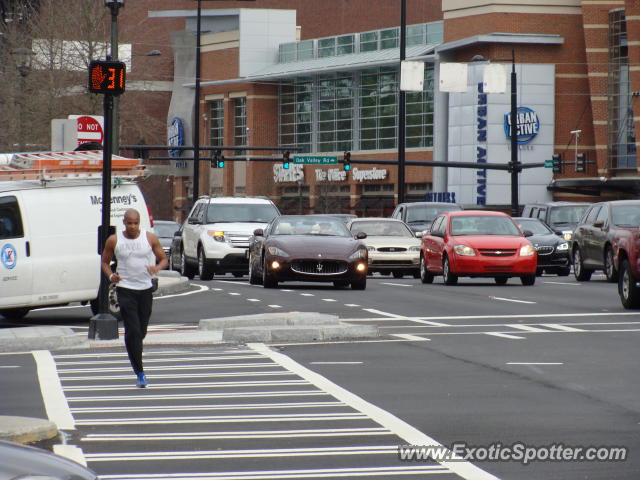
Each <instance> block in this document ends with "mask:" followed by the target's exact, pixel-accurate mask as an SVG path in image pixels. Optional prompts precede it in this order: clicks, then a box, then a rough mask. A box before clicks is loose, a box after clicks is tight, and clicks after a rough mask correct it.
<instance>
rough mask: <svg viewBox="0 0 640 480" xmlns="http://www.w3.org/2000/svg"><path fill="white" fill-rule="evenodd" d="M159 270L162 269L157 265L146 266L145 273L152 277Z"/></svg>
mask: <svg viewBox="0 0 640 480" xmlns="http://www.w3.org/2000/svg"><path fill="white" fill-rule="evenodd" d="M160 270H162V268H160V266H159V265H147V272H149V275H151V276H152V277H153V276H154V275H155V274H156V273H158V272H159V271H160Z"/></svg>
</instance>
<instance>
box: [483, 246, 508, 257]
mask: <svg viewBox="0 0 640 480" xmlns="http://www.w3.org/2000/svg"><path fill="white" fill-rule="evenodd" d="M478 250H479V251H480V255H484V256H485V257H511V256H513V255H515V254H516V249H515V248H506V249H504V250H503V249H498V248H479V249H478Z"/></svg>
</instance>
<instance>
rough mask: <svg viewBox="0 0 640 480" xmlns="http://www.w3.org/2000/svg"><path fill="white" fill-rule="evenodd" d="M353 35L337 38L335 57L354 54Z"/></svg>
mask: <svg viewBox="0 0 640 480" xmlns="http://www.w3.org/2000/svg"><path fill="white" fill-rule="evenodd" d="M355 38H356V36H355V35H341V36H339V37H338V46H337V51H336V54H337V55H348V54H349V53H353V52H354V48H355Z"/></svg>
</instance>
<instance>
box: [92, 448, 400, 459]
mask: <svg viewBox="0 0 640 480" xmlns="http://www.w3.org/2000/svg"><path fill="white" fill-rule="evenodd" d="M397 452H398V446H397V445H369V446H353V447H351V446H349V447H338V446H335V447H305V448H271V449H246V450H198V451H177V452H130V453H124V452H123V453H94V454H87V459H88V460H90V461H91V462H114V461H132V460H133V461H135V460H145V461H146V460H147V459H149V460H185V459H214V458H268V457H280V456H286V457H308V456H326V455H380V454H386V455H388V454H390V453H394V454H396V455H397Z"/></svg>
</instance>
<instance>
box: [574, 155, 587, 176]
mask: <svg viewBox="0 0 640 480" xmlns="http://www.w3.org/2000/svg"><path fill="white" fill-rule="evenodd" d="M586 167H587V157H586V155H585V154H584V153H578V154H577V155H576V172H584V171H585V170H586Z"/></svg>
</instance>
